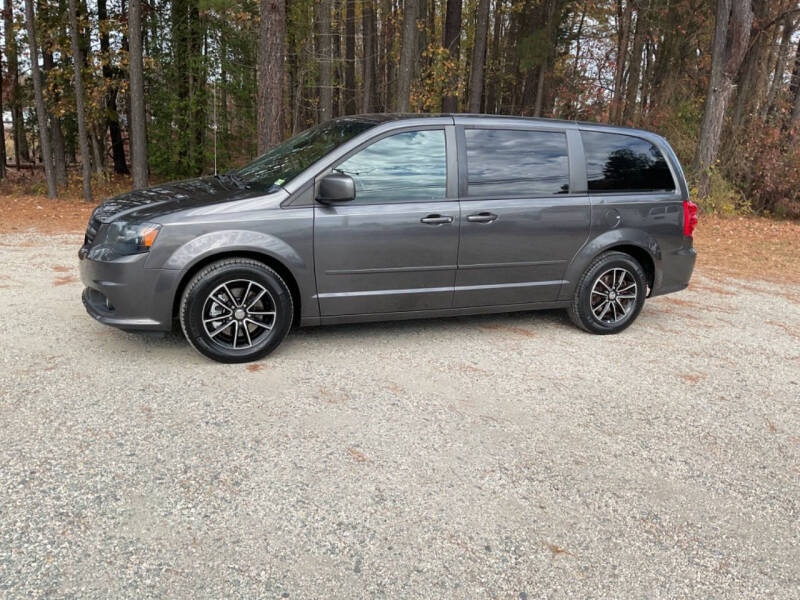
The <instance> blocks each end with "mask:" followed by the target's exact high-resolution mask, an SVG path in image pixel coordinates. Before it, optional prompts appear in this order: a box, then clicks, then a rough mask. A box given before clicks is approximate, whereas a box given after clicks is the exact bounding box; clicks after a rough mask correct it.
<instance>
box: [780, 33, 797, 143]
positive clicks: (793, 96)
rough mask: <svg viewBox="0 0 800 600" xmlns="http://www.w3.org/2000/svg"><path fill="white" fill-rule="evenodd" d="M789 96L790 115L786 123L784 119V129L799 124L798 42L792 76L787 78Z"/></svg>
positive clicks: (793, 127)
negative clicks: (790, 104)
mask: <svg viewBox="0 0 800 600" xmlns="http://www.w3.org/2000/svg"><path fill="white" fill-rule="evenodd" d="M789 98H790V100H791V102H792V116H791V118H790V119H789V121H788V123H787V122H786V121H784V126H783V127H784V129H786V128H787V127H789V128H791V129H795V128H796V127H797V126H798V125H800V43H799V44H797V50H796V51H795V56H794V64H793V65H792V77H791V79H790V80H789Z"/></svg>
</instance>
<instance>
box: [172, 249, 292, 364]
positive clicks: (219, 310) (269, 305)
mask: <svg viewBox="0 0 800 600" xmlns="http://www.w3.org/2000/svg"><path fill="white" fill-rule="evenodd" d="M293 313H294V308H293V306H292V295H291V293H290V292H289V288H288V287H287V286H286V283H285V282H284V281H283V279H281V277H280V275H278V274H277V273H276V272H275V271H273V270H272V269H270V268H269V267H267V266H266V265H264V264H263V263H260V262H257V261H254V260H251V259H247V258H230V259H226V260H221V261H218V262H215V263H212V264H210V265H208V266H207V267H205V268H203V269H201V270H200V271H199V272H198V273H197V274H196V275H195V276H194V277H192V279H191V280H190V281H189V283H188V284H187V285H186V289H185V290H184V292H183V296H182V297H181V304H180V322H181V327H182V329H183V333H184V335H185V336H186V339H187V340H188V341H189V344H190V345H191V346H192V347H193V348H194V349H195V350H197V351H198V352H200V353H201V354H203V355H205V356H207V357H209V358H212V359H214V360H216V361H219V362H226V363H238V362H249V361H253V360H258V359H259V358H262V357H264V356H266V355H267V354H269V353H270V352H272V351H273V350H274V349H275V348H276V347H277V346H278V345H279V344H280V343H281V342H282V341H283V338H285V337H286V334H287V333H288V332H289V329H290V327H291V325H292V317H293Z"/></svg>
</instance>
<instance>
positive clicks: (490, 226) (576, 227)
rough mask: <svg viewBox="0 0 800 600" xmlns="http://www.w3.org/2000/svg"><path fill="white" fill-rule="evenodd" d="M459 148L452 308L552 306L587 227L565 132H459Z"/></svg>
mask: <svg viewBox="0 0 800 600" xmlns="http://www.w3.org/2000/svg"><path fill="white" fill-rule="evenodd" d="M459 145H460V146H459V149H460V154H459V168H460V171H461V177H460V180H461V243H460V248H459V253H458V275H457V278H456V289H455V295H454V306H456V307H468V306H497V305H513V304H526V303H532V302H548V301H553V300H555V299H556V297H557V296H558V293H559V289H560V288H561V284H562V283H563V277H564V273H565V271H566V268H567V265H568V263H569V261H570V260H571V259H572V257H573V256H574V255H575V253H576V252H577V251H578V250H579V249H580V247H581V246H582V245H583V244H584V242H585V241H586V238H587V236H588V234H589V224H590V220H589V219H590V208H589V199H588V196H587V195H586V193H585V191H583V192H582V193H579V194H574V193H572V192H573V189H571V186H570V171H569V157H568V156H569V153H568V151H567V146H568V144H567V134H566V132H565V131H559V130H556V129H553V130H543V129H489V128H464V129H460V131H459ZM572 187H578V186H577V185H575V182H574V181H573V186H572Z"/></svg>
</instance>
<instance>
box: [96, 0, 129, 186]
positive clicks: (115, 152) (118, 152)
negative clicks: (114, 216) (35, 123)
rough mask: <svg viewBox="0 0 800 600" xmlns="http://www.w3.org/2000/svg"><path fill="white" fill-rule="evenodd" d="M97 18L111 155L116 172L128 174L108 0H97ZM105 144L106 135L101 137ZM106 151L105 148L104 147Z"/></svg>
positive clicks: (118, 74)
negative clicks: (112, 62)
mask: <svg viewBox="0 0 800 600" xmlns="http://www.w3.org/2000/svg"><path fill="white" fill-rule="evenodd" d="M97 20H98V21H99V29H100V55H101V58H102V64H103V79H104V80H105V81H106V86H107V91H106V97H105V104H106V117H105V126H106V127H108V133H109V135H110V136H111V155H112V157H113V159H114V172H115V173H117V174H120V175H127V174H128V173H129V171H128V165H127V163H126V162H125V142H124V140H123V139H122V130H121V129H120V126H119V113H118V112H117V82H118V80H119V77H120V73H119V69H117V68H115V67H112V66H111V56H110V48H111V44H110V40H109V36H108V26H107V24H106V22H107V20H108V12H107V9H106V0H97ZM101 140H102V141H103V146H105V135H103V137H102V138H101ZM104 153H105V148H104Z"/></svg>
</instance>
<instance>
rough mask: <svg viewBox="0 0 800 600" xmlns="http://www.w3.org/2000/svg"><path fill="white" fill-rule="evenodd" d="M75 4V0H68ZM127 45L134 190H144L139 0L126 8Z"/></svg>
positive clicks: (145, 141) (145, 176)
mask: <svg viewBox="0 0 800 600" xmlns="http://www.w3.org/2000/svg"><path fill="white" fill-rule="evenodd" d="M71 1H74V0H71ZM128 44H129V51H128V52H129V60H128V63H129V66H128V71H129V77H130V82H129V85H130V99H131V105H130V113H131V124H130V146H131V170H132V171H133V188H134V189H137V190H139V189H142V188H145V187H147V131H146V128H145V113H144V64H143V63H144V59H143V57H142V0H130V4H129V6H128Z"/></svg>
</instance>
